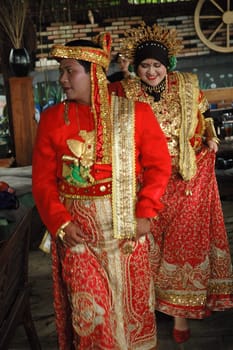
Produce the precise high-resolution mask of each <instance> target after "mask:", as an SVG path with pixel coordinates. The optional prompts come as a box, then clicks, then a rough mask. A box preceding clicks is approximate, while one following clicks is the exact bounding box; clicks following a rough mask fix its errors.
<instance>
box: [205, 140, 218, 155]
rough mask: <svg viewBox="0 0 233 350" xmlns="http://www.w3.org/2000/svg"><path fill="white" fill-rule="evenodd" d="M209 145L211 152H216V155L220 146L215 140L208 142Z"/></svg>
mask: <svg viewBox="0 0 233 350" xmlns="http://www.w3.org/2000/svg"><path fill="white" fill-rule="evenodd" d="M207 145H208V147H209V149H210V150H211V151H214V153H217V152H218V144H217V143H216V142H215V141H214V140H209V141H207Z"/></svg>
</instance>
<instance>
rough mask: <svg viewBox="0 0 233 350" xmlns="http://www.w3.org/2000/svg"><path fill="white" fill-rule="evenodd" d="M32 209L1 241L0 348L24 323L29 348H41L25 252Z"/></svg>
mask: <svg viewBox="0 0 233 350" xmlns="http://www.w3.org/2000/svg"><path fill="white" fill-rule="evenodd" d="M31 215H32V209H29V210H28V212H27V213H26V214H25V215H24V217H23V218H22V219H21V221H20V222H19V223H18V224H17V226H16V228H15V229H14V232H13V233H12V235H11V236H10V238H9V239H8V240H6V241H2V242H0V350H7V349H8V348H9V345H10V342H11V339H12V338H13V336H14V333H15V331H16V328H17V326H18V325H19V324H23V326H24V329H25V331H26V334H27V337H28V341H29V344H30V347H31V349H32V350H41V346H40V342H39V338H38V335H37V332H36V329H35V326H34V323H33V319H32V315H31V309H30V287H29V283H28V255H29V239H30V234H31Z"/></svg>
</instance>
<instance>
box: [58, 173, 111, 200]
mask: <svg viewBox="0 0 233 350" xmlns="http://www.w3.org/2000/svg"><path fill="white" fill-rule="evenodd" d="M58 190H59V192H60V194H61V195H62V196H64V197H69V198H83V199H84V198H87V199H88V198H89V197H91V198H93V197H103V196H106V195H111V194H112V181H111V180H109V178H108V179H106V181H104V180H102V181H101V182H100V183H97V184H93V185H90V186H88V187H77V186H74V185H71V184H70V183H68V182H66V181H60V182H59V184H58Z"/></svg>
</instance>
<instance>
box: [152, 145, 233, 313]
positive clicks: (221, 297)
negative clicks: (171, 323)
mask: <svg viewBox="0 0 233 350" xmlns="http://www.w3.org/2000/svg"><path fill="white" fill-rule="evenodd" d="M198 158H199V159H198V170H197V174H196V175H195V177H194V178H193V179H192V180H191V181H189V182H185V181H183V180H182V179H181V177H180V176H179V175H178V174H173V175H172V177H171V179H170V181H169V184H168V187H167V190H166V193H165V195H164V196H163V202H164V204H165V208H164V210H163V212H162V213H161V214H160V217H159V220H158V221H157V222H156V225H155V227H154V233H155V235H156V237H157V239H158V241H157V242H158V245H159V247H160V249H161V252H162V254H161V261H159V268H158V270H157V272H156V274H155V279H156V281H155V284H156V297H157V306H156V308H157V309H158V310H159V311H162V312H164V313H167V314H169V315H173V316H179V317H186V318H188V317H189V318H203V317H205V316H208V315H209V314H210V311H221V310H224V309H227V308H232V307H233V296H232V293H233V279H232V265H231V256H230V251H229V244H228V239H227V234H226V229H225V225H224V218H223V213H222V208H221V202H220V199H219V194H218V188H217V182H216V178H215V167H214V164H215V154H214V153H213V152H210V151H208V150H207V148H205V149H204V150H203V151H202V152H201V153H200V154H199V156H198ZM161 233H162V236H161Z"/></svg>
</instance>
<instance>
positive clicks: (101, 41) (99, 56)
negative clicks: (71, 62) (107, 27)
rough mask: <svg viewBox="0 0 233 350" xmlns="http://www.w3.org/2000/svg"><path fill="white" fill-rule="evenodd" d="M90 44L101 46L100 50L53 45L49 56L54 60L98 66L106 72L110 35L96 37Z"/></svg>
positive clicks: (108, 59) (108, 60)
mask: <svg viewBox="0 0 233 350" xmlns="http://www.w3.org/2000/svg"><path fill="white" fill-rule="evenodd" d="M92 42H93V43H95V44H97V45H99V46H101V48H97V47H88V46H64V45H54V46H53V47H52V49H51V53H50V56H52V57H54V58H55V59H62V58H74V59H76V60H83V61H87V62H91V63H95V64H98V65H100V66H101V67H103V68H104V69H105V70H106V69H107V68H108V66H109V62H110V57H109V55H110V48H111V37H110V34H108V33H106V34H101V35H98V36H96V37H94V38H93V39H92Z"/></svg>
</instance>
